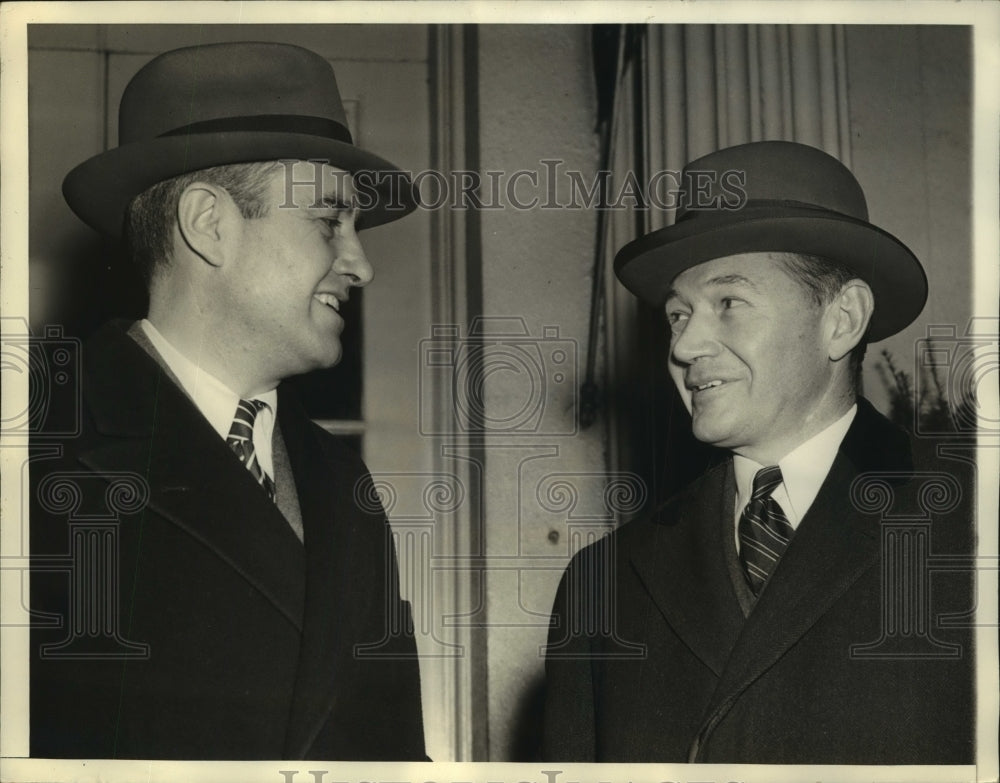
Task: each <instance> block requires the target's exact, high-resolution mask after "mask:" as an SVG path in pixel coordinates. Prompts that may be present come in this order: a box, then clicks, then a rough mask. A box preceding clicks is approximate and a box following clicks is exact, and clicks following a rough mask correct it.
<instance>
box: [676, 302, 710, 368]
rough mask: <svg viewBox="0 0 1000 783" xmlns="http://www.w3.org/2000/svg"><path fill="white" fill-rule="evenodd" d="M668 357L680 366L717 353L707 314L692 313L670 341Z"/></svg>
mask: <svg viewBox="0 0 1000 783" xmlns="http://www.w3.org/2000/svg"><path fill="white" fill-rule="evenodd" d="M670 343H671V344H670V357H671V358H672V359H673V360H674V361H675V362H678V363H680V364H685V365H687V364H692V363H693V362H695V361H697V360H698V359H700V358H702V357H703V356H712V355H714V354H715V353H716V352H717V351H718V342H717V340H716V336H715V331H714V329H713V328H712V318H711V316H710V315H708V314H699V313H692V314H691V315H690V316H689V317H688V319H687V322H686V323H685V325H684V328H683V329H682V330H681V331H680V333H679V334H677V335H676V336H675V337H673V338H672V339H671V341H670Z"/></svg>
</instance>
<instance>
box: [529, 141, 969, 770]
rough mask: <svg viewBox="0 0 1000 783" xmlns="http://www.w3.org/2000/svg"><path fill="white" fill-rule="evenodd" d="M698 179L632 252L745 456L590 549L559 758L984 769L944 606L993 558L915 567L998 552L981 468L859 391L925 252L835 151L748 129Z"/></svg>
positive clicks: (553, 697) (558, 697)
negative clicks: (931, 557) (894, 420)
mask: <svg viewBox="0 0 1000 783" xmlns="http://www.w3.org/2000/svg"><path fill="white" fill-rule="evenodd" d="M684 181H685V182H686V183H688V187H686V188H685V190H684V192H683V193H682V194H681V195H682V199H683V200H682V202H681V206H680V208H679V210H678V217H677V220H676V222H675V224H674V225H672V226H670V227H667V228H664V229H661V230H659V231H656V232H653V233H651V234H648V235H646V236H643V237H641V238H639V239H637V240H635V241H633V242H631V243H630V244H628V245H626V246H625V247H624V248H622V250H621V251H620V252H619V253H618V255H617V257H616V259H615V271H616V273H617V275H618V277H619V279H620V280H621V281H622V282H623V283H624V285H625V286H626V287H627V288H628V289H629V290H630V291H631V292H633V293H634V294H635V295H636V296H638V297H639V298H640V299H642V300H643V301H644V302H646V303H648V304H650V305H652V306H655V307H660V308H664V311H665V315H666V321H667V323H668V328H669V332H670V353H669V361H670V374H671V377H672V378H673V380H674V382H675V384H676V386H677V389H678V391H679V393H680V395H681V397H682V399H683V401H684V402H685V404H686V407H687V409H688V410H689V411H690V413H691V426H692V428H693V433H694V435H695V437H696V438H697V439H698V440H700V441H702V442H704V443H708V444H712V445H714V446H717V447H719V448H720V449H724V450H726V451H728V452H729V458H728V459H725V460H723V461H722V462H721V464H719V465H717V466H715V467H713V468H711V469H709V470H707V471H706V472H705V473H704V474H703V475H701V476H700V477H699V478H697V479H696V480H695V481H694V482H692V483H691V484H690V485H689V486H688V487H686V488H685V489H683V490H682V491H681V492H679V493H678V494H677V495H675V496H674V497H673V498H671V499H670V500H668V501H667V502H665V503H664V504H663V505H662V506H660V507H659V508H657V509H656V510H655V511H654V512H653V513H652V514H651V515H650V516H648V517H646V518H642V519H638V520H636V521H633V522H630V523H628V524H626V525H624V526H622V527H621V528H619V529H618V530H617V531H615V532H614V533H613V534H612V535H611V536H608V537H606V538H605V539H603V540H602V541H600V542H598V543H597V544H594V545H592V546H591V547H589V548H588V549H586V550H584V551H583V552H581V553H580V554H579V555H577V556H576V557H575V558H574V559H573V561H572V562H571V563H570V566H569V568H568V570H567V573H566V575H565V576H564V578H563V581H562V584H561V585H560V588H559V591H558V594H557V597H556V600H555V606H554V612H553V614H554V617H553V623H552V627H551V631H550V638H549V645H548V647H547V651H546V652H547V661H546V668H547V701H546V718H545V757H546V758H547V759H550V760H553V761H664V762H684V761H690V762H722V763H788V764H795V763H809V764H843V763H853V764H917V763H948V764H967V763H971V762H972V760H973V757H974V746H973V737H974V732H973V708H974V699H973V676H972V672H973V665H972V663H973V658H972V646H971V634H970V633H969V631H968V628H967V626H968V623H967V622H966V623H965V626H966V627H965V628H963V627H962V625H963V623H962V622H961V621H959V622H957V623H952V627H951V628H950V629H949V628H946V627H942V626H940V625H938V623H936V622H935V620H936V619H937V618H939V617H941V616H943V615H946V614H953V615H954V617H961V616H962V615H963V614H964V613H968V612H969V611H970V610H971V608H972V606H973V601H972V591H971V584H970V577H969V575H968V573H965V574H962V573H935V574H934V575H933V576H934V578H933V580H931V579H930V577H929V576H928V574H927V573H926V572H925V571H921V570H919V568H914V564H915V563H916V564H917V566H919V565H920V563H921V561H920V552H919V551H918V550H917V547H926V549H925V550H924V551H923V555H924V556H926V554H927V551H932V552H934V553H935V554H948V555H952V554H954V555H960V556H961V555H966V556H967V555H969V554H971V553H972V552H973V551H974V549H973V543H972V541H973V538H972V531H971V525H970V519H971V512H970V507H969V503H970V502H971V498H970V496H971V494H972V493H971V492H970V491H969V488H970V487H971V483H970V482H969V481H968V475H967V468H968V466H967V465H963V464H962V463H961V462H958V461H948V460H941V461H935V460H934V457H935V455H933V454H925V453H924V452H926V451H927V450H928V449H927V446H928V445H930V444H926V443H920V442H911V439H910V438H909V437H908V436H907V435H906V434H905V433H904V432H903V431H902V430H900V429H898V428H897V427H896V426H895V425H893V424H891V423H890V422H889V421H888V420H887V419H885V418H884V417H883V416H881V415H880V414H879V413H877V412H876V411H875V410H874V408H873V407H872V406H871V405H870V404H869V403H868V402H867V401H865V400H864V399H863V398H862V397H861V396H860V395H859V391H860V389H859V386H860V380H859V378H860V365H861V359H862V356H863V354H864V351H865V346H866V344H867V343H868V342H875V341H878V340H881V339H883V338H885V337H888V336H889V335H892V334H894V333H896V332H898V331H900V330H901V329H903V328H904V327H906V326H907V325H908V324H909V323H911V322H912V321H913V320H914V319H915V318H916V317H917V315H918V314H919V313H920V311H921V309H922V307H923V305H924V301H925V299H926V296H927V282H926V277H925V275H924V271H923V269H922V267H921V265H920V263H919V262H918V261H917V259H916V258H915V257H914V255H913V254H912V253H911V252H910V251H909V250H908V249H907V248H906V247H905V246H904V245H903V244H902V243H901V242H900V241H899V240H898V239H896V238H895V237H893V236H891V235H890V234H888V233H886V232H885V231H883V230H881V229H879V228H877V227H875V226H874V225H872V224H871V223H869V222H868V214H867V206H866V204H865V199H864V195H863V193H862V191H861V188H860V186H859V185H858V183H857V181H856V180H855V179H854V177H853V175H852V174H851V173H850V172H849V171H848V170H847V169H846V168H845V167H844V166H843V165H841V164H840V163H839V162H838V161H837V160H835V159H834V158H832V157H830V156H829V155H827V154H826V153H823V152H821V151H819V150H816V149H813V148H811V147H807V146H804V145H801V144H794V143H788V142H776V141H774V142H771V141H769V142H757V143H752V144H746V145H741V146H738V147H732V148H729V149H724V150H721V151H718V152H715V153H712V154H710V155H707V156H705V157H703V158H701V159H699V160H696V161H694V162H692V163H690V164H689V165H688V166H687V167H686V169H685V171H684ZM734 183H738V184H739V187H734ZM963 488H964V492H963ZM934 492H937V493H939V494H937V496H936V500H935V499H932V498H931V497H930V494H933V493H934ZM893 525H895V527H893ZM900 526H902V527H900ZM904 529H905V530H906V531H909V532H908V535H909V536H910V537H909V538H906V537H905V536H900V535H897V533H898V531H903V530H904ZM894 531H895V532H894ZM886 542H896V544H897V546H896V548H895V549H893V548H892V547H891V546H886ZM907 568H910V569H911V571H907V570H906V569H907Z"/></svg>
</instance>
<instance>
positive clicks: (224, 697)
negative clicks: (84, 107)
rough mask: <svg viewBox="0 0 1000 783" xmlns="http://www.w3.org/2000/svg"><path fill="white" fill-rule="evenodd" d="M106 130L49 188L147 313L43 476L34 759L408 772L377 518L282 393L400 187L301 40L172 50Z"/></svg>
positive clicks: (144, 75) (413, 665)
mask: <svg viewBox="0 0 1000 783" xmlns="http://www.w3.org/2000/svg"><path fill="white" fill-rule="evenodd" d="M119 126H120V145H119V146H118V147H117V148H115V149H111V150H109V151H107V152H104V153H103V154H100V155H97V156H96V157H94V158H92V159H90V160H88V161H86V162H84V163H82V164H81V165H80V166H78V167H77V168H76V169H74V170H73V171H72V172H70V174H69V175H68V176H67V177H66V180H65V182H64V186H63V190H64V194H65V196H66V199H67V201H68V202H69V204H70V206H71V207H72V208H73V210H74V211H75V212H76V213H77V214H78V215H79V216H80V217H81V218H82V219H83V220H84V221H86V222H87V223H88V224H90V225H91V226H93V227H94V228H96V229H98V230H100V231H102V232H105V233H107V234H109V235H119V234H122V233H124V236H125V238H126V240H127V243H128V247H129V252H130V255H131V257H132V258H133V260H134V261H135V263H136V264H138V265H139V267H140V270H141V271H142V273H143V276H144V277H145V279H146V281H147V284H148V288H149V315H148V317H147V318H145V319H143V320H141V321H139V322H136V323H133V324H128V323H124V324H123V323H112V324H109V325H107V326H105V327H103V328H102V329H101V330H100V331H98V332H97V333H96V334H95V335H94V336H93V338H92V339H91V340H90V341H89V342H88V343H86V344H85V345H84V347H83V353H82V357H81V363H82V389H83V399H82V415H81V421H82V431H81V433H80V435H79V436H78V437H76V438H71V439H68V440H67V441H66V442H65V443H63V444H62V448H61V455H60V456H59V457H58V458H57V459H41V460H39V461H36V462H34V463H33V465H32V484H33V491H32V497H33V502H34V505H33V508H32V519H31V546H32V554H33V557H35V558H36V561H35V562H36V567H35V568H34V570H33V573H32V581H31V599H32V610H33V611H34V613H35V617H36V623H35V626H36V627H34V628H33V631H32V657H31V684H30V685H31V704H30V708H31V738H30V742H31V754H32V756H44V757H71V758H115V757H118V758H154V759H156V758H167V759H177V758H179V759H289V758H316V759H384V760H407V759H416V760H421V759H424V758H425V756H424V740H423V726H422V719H421V706H420V682H419V672H418V666H417V658H416V646H415V643H414V638H413V630H412V623H411V621H410V611H409V606H408V604H407V603H406V602H404V601H402V600H401V599H400V595H399V588H398V575H397V565H396V559H395V553H394V550H393V545H392V539H391V534H390V528H389V525H388V522H387V520H386V518H385V514H384V512H383V511H382V509H381V506H380V505H379V503H378V501H377V498H376V494H375V492H374V489H373V487H372V483H371V478H370V476H369V475H368V472H367V470H366V468H365V467H364V465H363V464H362V463H361V461H360V460H359V459H358V458H357V457H356V456H355V455H354V454H353V453H352V452H350V451H349V450H346V449H345V448H344V447H343V446H342V445H340V444H339V443H338V442H337V441H336V440H335V439H334V438H333V437H331V436H330V435H328V434H327V433H326V432H325V431H323V430H322V429H321V428H319V427H318V426H316V425H315V424H313V423H312V422H311V421H310V420H309V419H308V418H307V416H306V415H305V413H304V411H303V410H302V408H301V407H300V406H299V405H298V403H297V402H296V400H295V399H294V398H293V397H292V395H291V393H290V392H289V391H288V390H287V388H286V387H285V386H284V385H281V381H282V380H283V379H285V378H287V377H289V376H292V375H297V374H300V373H305V372H308V371H310V370H314V369H317V368H324V367H330V366H332V365H334V364H336V362H337V361H338V360H339V358H340V353H341V346H340V337H339V336H340V333H341V330H342V329H343V325H344V322H343V320H342V318H341V316H340V314H339V312H338V310H339V308H340V305H341V304H342V303H343V302H344V301H346V300H347V298H348V296H349V294H350V291H351V289H352V288H354V287H361V286H364V285H366V284H367V283H368V282H369V281H370V280H371V279H372V267H371V265H370V263H369V261H368V259H367V258H366V256H365V253H364V250H363V248H362V245H361V242H360V240H359V237H358V233H357V231H358V230H359V229H360V228H362V227H365V228H367V227H371V226H375V225H378V224H380V223H385V222H388V221H390V220H395V219H397V218H400V217H403V216H404V215H405V214H407V213H408V212H410V211H412V210H413V209H414V208H415V206H416V201H415V199H414V195H413V191H412V186H411V185H410V182H409V180H408V179H407V178H406V176H405V175H403V174H402V172H400V171H398V170H397V169H396V168H395V167H394V166H393V165H392V164H390V163H388V162H387V161H385V160H382V159H381V158H379V157H376V156H375V155H373V154H371V153H368V152H365V151H363V150H361V149H359V148H358V147H355V146H354V145H353V143H352V140H351V135H350V133H349V132H348V129H347V126H346V118H345V113H344V109H343V106H342V103H341V99H340V95H339V92H338V89H337V84H336V81H335V78H334V74H333V71H332V69H331V68H330V65H329V64H328V63H327V62H326V61H325V60H324V59H323V58H321V57H319V56H318V55H316V54H314V53H313V52H310V51H307V50H305V49H302V48H299V47H296V46H288V45H281V44H272V43H226V44H214V45H205V46H196V47H192V48H185V49H179V50H176V51H171V52H167V53H165V54H163V55H161V56H159V57H157V58H155V59H154V60H152V61H151V62H150V63H149V64H147V65H146V66H145V67H143V68H142V69H141V70H140V71H139V72H138V73H137V74H136V75H135V77H134V78H133V79H132V80H131V82H130V83H129V85H128V87H127V89H126V91H125V93H124V96H123V98H122V101H121V108H120V114H119ZM64 501H65V502H64ZM98 522H101V523H102V524H103V527H102V526H101V525H98V524H97V523H98ZM95 525H96V527H95ZM95 541H96V542H97V543H96V544H95V543H94V542H95ZM67 552H68V553H69V557H70V558H71V559H72V569H70V571H69V573H67V569H66V567H65V560H66V557H65V555H66V553H67ZM60 556H63V558H62V560H60V559H59V558H60ZM53 564H56V566H59V567H53ZM60 564H62V565H60Z"/></svg>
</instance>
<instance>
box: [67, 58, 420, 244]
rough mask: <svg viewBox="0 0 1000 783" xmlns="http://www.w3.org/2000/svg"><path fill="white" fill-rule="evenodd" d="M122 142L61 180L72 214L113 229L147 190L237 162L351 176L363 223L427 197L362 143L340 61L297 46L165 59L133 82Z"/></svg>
mask: <svg viewBox="0 0 1000 783" xmlns="http://www.w3.org/2000/svg"><path fill="white" fill-rule="evenodd" d="M118 139H119V142H118V143H119V146H117V147H115V148H114V149H110V150H108V151H106V152H104V153H101V154H100V155H96V156H95V157H93V158H90V159H89V160H87V161H85V162H83V163H81V164H80V165H79V166H77V167H76V168H74V169H73V170H72V171H71V172H70V173H69V174H68V175H67V176H66V179H65V180H64V181H63V195H64V196H65V198H66V201H67V203H68V204H69V205H70V207H71V208H72V209H73V211H74V212H76V214H77V215H78V216H79V217H80V218H81V219H82V220H83V221H84V222H86V223H88V224H89V225H91V226H93V227H94V228H96V229H98V230H99V231H102V232H104V233H106V234H110V235H112V236H118V235H120V233H121V230H122V223H123V218H124V214H125V209H126V207H127V206H128V203H129V202H130V201H131V200H132V198H133V197H135V196H136V195H138V194H139V193H141V192H142V191H143V190H145V189H146V188H148V187H150V186H152V185H155V184H156V183H157V182H162V181H163V180H167V179H170V178H172V177H176V176H178V175H180V174H186V173H188V172H192V171H198V170H200V169H206V168H211V167H212V166H220V165H223V164H229V163H248V162H252V161H268V160H318V161H323V162H326V163H329V164H330V165H332V166H336V167H337V168H340V169H344V170H345V171H348V172H351V173H352V174H354V175H355V180H356V184H357V185H358V191H359V197H361V198H360V200H362V201H364V200H366V199H365V198H364V197H365V196H367V197H368V198H367V201H368V202H370V204H367V205H364V204H363V205H362V206H368V207H369V208H367V209H364V211H363V213H362V215H361V218H360V222H359V225H360V226H361V227H366V228H367V227H370V226H375V225H379V224H381V223H387V222H389V221H392V220H396V219H398V218H401V217H403V216H404V215H406V214H408V213H409V212H411V211H413V209H415V208H416V206H417V203H418V199H417V194H416V193H415V191H414V189H413V184H412V182H411V181H410V178H409V177H408V176H407V175H406V174H404V173H403V172H402V171H400V170H399V169H398V168H397V167H396V166H394V165H393V164H392V163H390V162H389V161H387V160H384V159H382V158H380V157H378V156H377V155H373V154H372V153H370V152H367V151H365V150H362V149H360V148H358V147H356V146H355V145H354V143H353V140H352V138H351V134H350V131H349V130H348V127H347V115H346V112H345V111H344V105H343V102H342V101H341V98H340V91H339V90H338V88H337V80H336V77H335V76H334V73H333V68H332V67H331V66H330V64H329V63H328V62H327V61H326V60H324V59H323V58H322V57H320V56H319V55H318V54H316V53H315V52H311V51H309V50H308V49H303V48H301V47H299V46H291V45H288V44H278V43H259V42H243V43H219V44H208V45H204V46H192V47H187V48H184V49H175V50H173V51H169V52H166V53H164V54H161V55H160V56H158V57H156V58H154V59H153V60H151V61H150V62H149V63H147V64H146V65H145V66H144V67H143V68H141V69H140V70H139V72H138V73H137V74H136V75H135V76H133V77H132V80H131V81H130V82H129V83H128V86H127V87H126V88H125V92H124V94H123V95H122V100H121V106H120V110H119V115H118Z"/></svg>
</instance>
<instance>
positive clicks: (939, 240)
mask: <svg viewBox="0 0 1000 783" xmlns="http://www.w3.org/2000/svg"><path fill="white" fill-rule="evenodd" d="M847 55H848V61H847V64H848V95H849V103H850V123H851V148H852V155H853V169H854V173H855V175H856V176H857V178H858V180H859V181H860V182H861V186H862V188H864V191H865V195H866V196H867V198H868V212H869V214H870V216H871V220H872V222H874V223H875V224H876V225H878V226H881V227H882V228H884V229H886V230H887V231H889V232H891V233H892V234H894V235H895V236H897V237H898V238H899V239H900V240H902V241H903V242H904V243H905V244H906V245H907V246H908V247H909V248H910V249H911V250H912V251H913V252H914V253H915V254H916V256H917V258H919V259H920V261H921V263H922V264H923V266H924V269H925V270H926V272H927V278H928V284H929V289H930V293H929V296H928V300H927V305H926V307H925V308H924V311H923V313H921V315H920V317H919V318H918V319H917V321H916V323H915V324H914V325H912V326H911V327H909V328H908V329H906V330H905V331H903V332H901V333H900V334H898V335H895V336H894V337H891V338H889V339H888V340H885V341H883V342H881V343H877V344H875V345H872V346H870V348H869V351H868V358H867V360H866V361H865V395H866V396H867V397H868V398H869V399H871V400H872V402H873V403H874V404H875V405H876V406H877V407H878V408H880V409H881V410H883V411H887V410H888V395H887V392H886V387H885V384H884V382H883V380H882V378H881V376H880V374H879V372H878V369H877V365H880V364H881V365H884V359H883V357H882V356H881V351H882V350H888V351H889V352H890V353H891V354H892V355H893V358H894V361H895V362H896V363H897V364H898V366H899V368H900V369H904V370H906V371H907V372H908V373H909V374H910V375H911V376H913V375H914V373H915V360H914V350H915V344H916V341H917V340H918V339H920V338H921V337H926V336H927V327H928V326H929V325H952V326H954V327H955V328H956V329H957V331H958V334H962V333H963V332H964V330H965V327H966V324H967V323H968V320H969V318H970V316H971V315H972V293H971V291H972V288H971V286H972V258H971V187H970V177H971V158H970V145H971V128H970V122H971V89H972V80H971V56H972V52H971V32H970V29H969V28H966V27H912V26H911V27H897V26H884V27H874V26H870V27H869V26H866V27H848V28H847ZM980 315H988V313H980Z"/></svg>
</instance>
